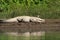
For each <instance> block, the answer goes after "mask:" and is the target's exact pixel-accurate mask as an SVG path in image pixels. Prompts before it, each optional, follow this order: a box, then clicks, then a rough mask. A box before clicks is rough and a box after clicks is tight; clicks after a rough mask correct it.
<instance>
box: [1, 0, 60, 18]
mask: <svg viewBox="0 0 60 40" xmlns="http://www.w3.org/2000/svg"><path fill="white" fill-rule="evenodd" d="M20 15H30V16H37V15H39V16H40V17H41V18H54V19H56V18H60V0H0V19H3V18H5V19H6V18H13V17H15V16H20Z"/></svg>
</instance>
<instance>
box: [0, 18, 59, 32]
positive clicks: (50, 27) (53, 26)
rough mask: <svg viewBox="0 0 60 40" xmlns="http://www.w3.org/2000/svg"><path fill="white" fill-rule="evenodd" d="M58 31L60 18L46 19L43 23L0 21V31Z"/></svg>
mask: <svg viewBox="0 0 60 40" xmlns="http://www.w3.org/2000/svg"><path fill="white" fill-rule="evenodd" d="M38 31H45V32H48V31H60V19H46V22H44V23H33V22H29V23H25V22H21V23H6V22H5V23H0V32H18V33H24V32H38Z"/></svg>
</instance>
